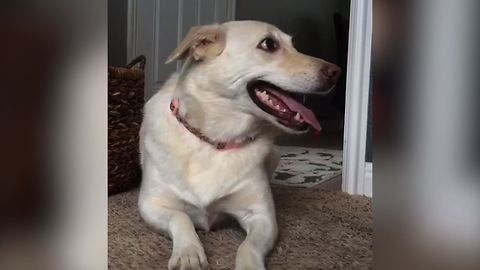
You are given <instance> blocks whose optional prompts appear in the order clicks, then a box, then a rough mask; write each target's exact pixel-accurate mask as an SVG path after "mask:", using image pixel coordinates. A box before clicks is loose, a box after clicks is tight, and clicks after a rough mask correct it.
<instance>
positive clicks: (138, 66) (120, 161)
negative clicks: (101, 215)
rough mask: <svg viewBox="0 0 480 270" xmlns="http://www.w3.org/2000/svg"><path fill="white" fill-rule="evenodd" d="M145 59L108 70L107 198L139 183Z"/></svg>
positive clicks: (138, 58)
mask: <svg viewBox="0 0 480 270" xmlns="http://www.w3.org/2000/svg"><path fill="white" fill-rule="evenodd" d="M144 68H145V56H139V57H137V58H135V59H134V60H133V61H132V62H131V63H130V64H128V65H127V66H126V67H109V68H108V195H112V194H115V193H118V192H122V191H125V190H127V189H129V188H132V187H134V186H136V185H138V184H139V183H140V178H141V170H140V164H139V153H138V132H139V129H140V124H141V122H142V110H143V105H144V99H143V91H144V77H145V74H144Z"/></svg>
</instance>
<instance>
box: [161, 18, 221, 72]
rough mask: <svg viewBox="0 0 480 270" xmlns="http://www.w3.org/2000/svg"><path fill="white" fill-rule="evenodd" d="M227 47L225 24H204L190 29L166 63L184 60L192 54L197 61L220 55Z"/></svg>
mask: <svg viewBox="0 0 480 270" xmlns="http://www.w3.org/2000/svg"><path fill="white" fill-rule="evenodd" d="M224 48H225V29H224V27H223V26H221V25H218V24H214V25H204V26H195V27H193V28H192V29H190V32H188V34H187V36H186V37H185V38H184V39H183V41H182V42H181V43H180V45H178V47H177V48H176V49H175V51H173V52H172V54H170V56H168V58H167V61H166V62H165V63H167V64H168V63H170V62H172V61H174V60H183V59H185V58H187V57H188V56H190V55H191V56H192V57H193V59H195V60H196V61H200V60H203V59H207V58H209V57H214V56H217V55H220V54H221V53H222V52H223V49H224Z"/></svg>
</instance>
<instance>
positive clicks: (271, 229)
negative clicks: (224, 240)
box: [235, 213, 278, 270]
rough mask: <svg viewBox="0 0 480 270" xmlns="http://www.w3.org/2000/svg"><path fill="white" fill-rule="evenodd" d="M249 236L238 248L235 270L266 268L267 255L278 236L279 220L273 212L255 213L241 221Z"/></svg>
mask: <svg viewBox="0 0 480 270" xmlns="http://www.w3.org/2000/svg"><path fill="white" fill-rule="evenodd" d="M241 225H242V227H243V228H244V229H245V230H246V232H247V237H246V238H245V240H244V241H243V243H242V244H240V247H239V248H238V252H237V257H236V260H235V270H259V269H265V256H266V255H267V253H268V252H269V251H270V250H271V249H272V247H273V245H274V243H275V240H276V238H277V231H278V229H277V222H276V220H275V216H274V215H272V213H257V214H255V213H253V214H252V215H248V216H246V217H245V218H243V219H242V221H241Z"/></svg>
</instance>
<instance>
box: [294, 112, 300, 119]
mask: <svg viewBox="0 0 480 270" xmlns="http://www.w3.org/2000/svg"><path fill="white" fill-rule="evenodd" d="M294 119H295V120H297V121H301V120H302V117H301V116H300V114H299V113H298V112H297V114H295V117H294Z"/></svg>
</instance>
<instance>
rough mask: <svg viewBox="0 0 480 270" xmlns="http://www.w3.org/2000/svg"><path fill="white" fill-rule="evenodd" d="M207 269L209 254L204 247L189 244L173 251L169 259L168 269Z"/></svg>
mask: <svg viewBox="0 0 480 270" xmlns="http://www.w3.org/2000/svg"><path fill="white" fill-rule="evenodd" d="M187 269H188V270H205V269H208V261H207V256H205V252H204V251H203V248H202V247H198V246H194V245H191V246H188V247H185V248H182V249H179V250H178V251H173V252H172V257H170V260H169V261H168V270H187Z"/></svg>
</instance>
